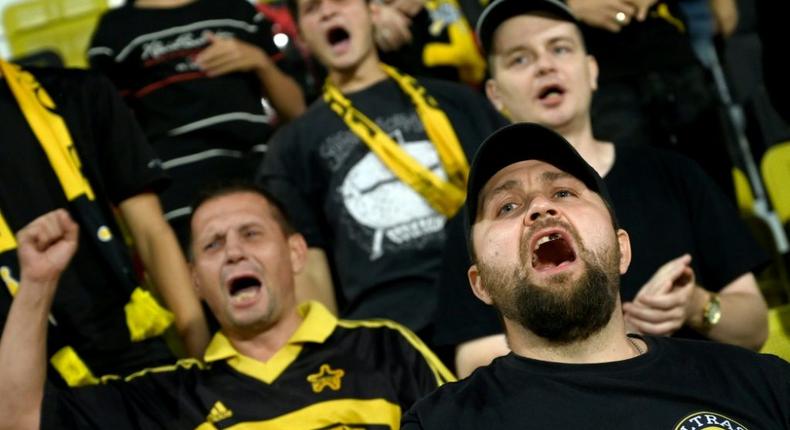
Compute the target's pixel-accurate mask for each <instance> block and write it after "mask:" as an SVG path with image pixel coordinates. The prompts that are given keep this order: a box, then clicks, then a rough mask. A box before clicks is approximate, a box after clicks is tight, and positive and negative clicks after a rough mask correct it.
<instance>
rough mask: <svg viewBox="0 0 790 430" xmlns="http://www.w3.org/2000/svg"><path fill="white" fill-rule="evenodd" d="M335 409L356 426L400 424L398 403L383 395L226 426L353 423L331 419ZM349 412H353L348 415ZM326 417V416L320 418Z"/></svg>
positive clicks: (265, 429) (248, 429) (273, 429)
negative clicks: (386, 398)
mask: <svg viewBox="0 0 790 430" xmlns="http://www.w3.org/2000/svg"><path fill="white" fill-rule="evenodd" d="M337 411H348V415H349V417H348V418H347V419H346V420H347V422H352V423H355V424H358V425H359V428H368V427H373V426H376V427H379V426H382V427H388V428H392V429H397V428H400V418H401V414H402V413H403V412H404V411H401V408H400V406H399V405H396V404H394V403H391V402H388V401H386V400H384V399H370V400H361V399H338V400H327V401H324V402H320V403H316V404H313V405H310V406H307V407H305V408H302V409H298V410H296V411H293V412H291V413H288V414H285V415H281V416H279V417H276V418H272V419H270V420H265V421H257V422H246V423H239V424H236V425H232V426H229V427H226V428H227V429H228V430H283V429H289V430H290V429H307V428H321V429H337V430H340V429H349V428H354V427H342V426H338V424H337V423H336V422H333V421H332V420H333V419H334V417H336V416H337ZM352 414H353V415H352ZM321 417H326V418H321ZM213 428H214V427H213V426H211V425H207V424H202V425H200V426H199V427H197V430H208V429H213Z"/></svg>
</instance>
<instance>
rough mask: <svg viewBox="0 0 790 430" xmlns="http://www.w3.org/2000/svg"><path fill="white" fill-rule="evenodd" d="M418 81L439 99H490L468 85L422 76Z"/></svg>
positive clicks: (470, 100) (456, 101)
mask: <svg viewBox="0 0 790 430" xmlns="http://www.w3.org/2000/svg"><path fill="white" fill-rule="evenodd" d="M417 82H419V83H420V84H422V85H423V86H424V87H425V89H427V90H428V94H430V95H432V96H434V97H435V98H437V99H439V101H443V100H447V101H451V102H455V103H464V102H465V103H479V102H486V103H488V99H486V98H485V97H483V95H482V94H480V93H479V92H477V91H475V90H474V89H473V88H471V87H469V86H468V85H464V84H459V83H457V82H451V81H446V80H443V79H433V78H422V77H420V78H417Z"/></svg>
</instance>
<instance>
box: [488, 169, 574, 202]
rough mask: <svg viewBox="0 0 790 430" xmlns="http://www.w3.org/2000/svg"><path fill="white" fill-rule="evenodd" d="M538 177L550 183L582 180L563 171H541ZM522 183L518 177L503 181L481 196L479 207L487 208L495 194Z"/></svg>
mask: <svg viewBox="0 0 790 430" xmlns="http://www.w3.org/2000/svg"><path fill="white" fill-rule="evenodd" d="M538 179H539V180H540V182H541V183H543V184H550V183H552V182H555V181H558V180H560V179H575V180H577V181H579V182H581V180H580V179H579V178H577V177H576V176H573V175H571V174H570V173H568V172H563V171H557V172H543V173H541V175H540V177H539V178H538ZM520 185H521V181H520V180H517V179H510V180H507V181H505V182H503V183H502V184H500V185H499V186H497V187H496V188H494V189H492V190H491V191H489V192H488V193H486V194H485V195H482V196H480V197H481V199H480V204H479V205H478V207H479V208H480V209H484V208H485V204H486V203H487V202H488V201H490V200H491V199H492V198H493V197H494V196H496V195H497V194H501V193H505V192H507V191H510V190H513V189H515V188H518V187H519V186H520Z"/></svg>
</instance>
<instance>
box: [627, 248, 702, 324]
mask: <svg viewBox="0 0 790 430" xmlns="http://www.w3.org/2000/svg"><path fill="white" fill-rule="evenodd" d="M689 263H691V256H690V255H688V254H685V255H683V256H680V257H678V258H676V259H674V260H670V261H669V262H667V263H665V264H664V265H663V266H661V267H660V268H659V269H658V270H657V271H656V273H655V274H654V275H653V276H652V277H651V278H650V280H649V281H648V282H647V283H646V284H645V285H644V286H643V287H642V288H641V289H640V290H639V293H637V295H636V297H635V298H634V301H633V302H626V303H623V314H624V318H625V323H626V327H627V328H628V329H630V330H633V331H636V332H639V333H646V334H651V335H658V336H668V335H671V334H672V333H674V332H675V331H677V330H678V329H679V328H680V327H682V326H683V325H684V324H685V323H686V321H687V320H688V319H689V317H690V315H691V313H692V312H693V310H692V304H693V300H692V297H693V293H694V289H695V288H696V283H695V278H694V270H693V269H692V268H691V266H690V265H689Z"/></svg>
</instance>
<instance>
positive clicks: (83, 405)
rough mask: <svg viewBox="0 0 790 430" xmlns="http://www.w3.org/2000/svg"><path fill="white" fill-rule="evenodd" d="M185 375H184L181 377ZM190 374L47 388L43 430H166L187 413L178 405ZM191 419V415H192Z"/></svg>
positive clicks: (148, 376)
mask: <svg viewBox="0 0 790 430" xmlns="http://www.w3.org/2000/svg"><path fill="white" fill-rule="evenodd" d="M182 372H183V373H182ZM187 372H189V371H188V370H178V371H173V372H160V373H153V372H152V373H147V374H145V375H143V376H142V377H139V378H136V379H134V380H132V381H130V382H125V381H123V380H113V381H109V382H107V383H103V384H99V385H90V386H85V387H80V388H71V389H68V388H59V387H55V386H53V385H50V384H48V385H47V387H46V388H45V391H44V400H43V402H42V407H41V426H40V428H41V429H42V430H49V429H52V430H65V429H80V430H82V429H96V430H102V429H113V430H137V429H140V430H143V429H145V430H148V429H162V430H164V429H167V428H170V427H169V426H170V425H172V424H173V423H175V422H179V421H183V420H184V417H185V416H186V415H187V414H188V412H186V411H183V410H182V407H181V406H180V402H179V401H178V396H179V395H181V394H183V393H181V392H180V391H181V389H180V387H181V386H182V385H183V386H187V384H183V383H182V378H183V377H185V376H186V373H187ZM190 415H191V414H190Z"/></svg>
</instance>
